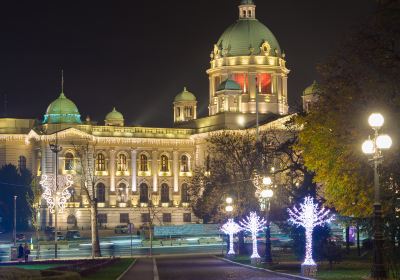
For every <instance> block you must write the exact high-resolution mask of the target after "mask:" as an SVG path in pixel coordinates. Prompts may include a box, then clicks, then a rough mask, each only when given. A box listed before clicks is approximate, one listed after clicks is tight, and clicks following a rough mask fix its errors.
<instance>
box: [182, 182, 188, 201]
mask: <svg viewBox="0 0 400 280" xmlns="http://www.w3.org/2000/svg"><path fill="white" fill-rule="evenodd" d="M188 192H189V186H188V184H186V183H183V184H182V187H181V201H182V202H189V193H188Z"/></svg>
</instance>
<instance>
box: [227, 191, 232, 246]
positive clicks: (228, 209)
mask: <svg viewBox="0 0 400 280" xmlns="http://www.w3.org/2000/svg"><path fill="white" fill-rule="evenodd" d="M225 203H226V205H225V211H226V213H227V216H228V219H229V218H231V217H232V212H233V205H232V204H233V198H232V197H230V196H228V197H227V198H226V199H225ZM229 238H230V237H229V235H228V240H227V242H226V252H228V251H229V244H230V242H231V240H230V239H229Z"/></svg>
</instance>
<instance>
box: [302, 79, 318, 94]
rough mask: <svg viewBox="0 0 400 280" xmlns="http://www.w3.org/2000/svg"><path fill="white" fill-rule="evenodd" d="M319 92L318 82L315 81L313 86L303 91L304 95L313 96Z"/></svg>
mask: <svg viewBox="0 0 400 280" xmlns="http://www.w3.org/2000/svg"><path fill="white" fill-rule="evenodd" d="M317 91H318V84H317V81H314V82H313V83H312V84H311V85H309V86H308V87H306V89H305V90H304V91H303V95H311V94H315V93H317Z"/></svg>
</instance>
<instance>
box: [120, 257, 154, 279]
mask: <svg viewBox="0 0 400 280" xmlns="http://www.w3.org/2000/svg"><path fill="white" fill-rule="evenodd" d="M131 279H140V280H153V279H154V275H153V258H140V259H137V261H136V263H135V264H134V265H133V266H132V268H131V269H130V270H129V271H127V272H126V273H125V275H124V276H122V277H121V278H120V280H131Z"/></svg>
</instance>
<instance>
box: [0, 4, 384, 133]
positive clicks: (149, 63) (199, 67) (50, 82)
mask: <svg viewBox="0 0 400 280" xmlns="http://www.w3.org/2000/svg"><path fill="white" fill-rule="evenodd" d="M238 2H239V1H235V0H201V1H187V0H186V1H183V0H175V1H150V0H147V1H128V0H124V1H117V0H113V1H111V0H109V1H107V2H106V1H66V0H64V1H48V2H47V1H7V2H5V1H4V2H2V3H1V4H0V36H1V37H0V94H1V95H4V94H7V99H8V116H9V117H20V118H22V117H29V118H32V117H33V118H41V117H42V115H43V114H44V112H45V110H46V108H47V106H48V104H49V103H50V102H51V101H52V100H54V99H55V98H56V97H57V96H58V95H59V92H60V72H61V68H63V69H64V77H65V94H66V95H67V97H69V98H71V99H72V100H73V101H74V102H75V103H76V105H77V106H78V108H79V111H80V113H81V115H82V119H84V118H85V117H86V116H87V115H90V116H91V118H92V119H93V120H97V121H99V122H100V123H102V122H103V120H104V117H105V115H106V113H108V112H109V111H110V110H111V109H112V106H116V107H117V109H118V110H119V111H121V112H122V113H123V114H124V116H125V120H126V124H127V125H151V126H168V125H171V123H172V101H173V98H174V96H175V95H176V94H177V93H178V92H180V91H181V90H182V88H183V86H187V87H188V89H189V90H190V91H192V92H193V93H194V94H195V95H196V96H197V99H198V101H199V106H198V107H199V108H200V115H206V114H207V112H208V110H207V104H208V77H207V75H206V73H205V71H206V69H207V68H208V66H209V55H210V52H211V50H212V48H213V44H214V43H215V42H216V41H217V40H218V38H219V36H220V35H221V34H222V32H223V31H224V30H225V28H226V27H228V25H230V24H231V23H233V22H234V21H235V20H236V19H237V17H238V10H237V4H238ZM375 2H376V1H375V0H323V1H321V0H301V1H299V0H279V1H272V0H258V1H256V4H257V13H256V15H257V18H258V19H259V20H260V21H261V22H263V23H264V24H265V25H266V26H268V27H269V29H270V30H271V31H272V32H273V33H274V34H275V36H276V37H277V39H278V41H279V43H280V45H281V48H282V49H283V50H284V51H285V52H286V58H287V66H288V68H289V69H290V70H291V73H290V74H289V102H290V103H291V104H295V103H298V102H299V101H300V94H301V92H302V91H303V89H304V88H305V87H306V86H307V85H309V84H310V83H311V82H312V81H313V80H314V79H315V78H316V71H315V65H316V64H317V63H319V62H323V61H324V59H326V58H327V57H328V56H329V54H331V53H332V52H333V51H334V49H335V47H336V46H337V44H338V42H340V41H341V40H342V38H343V36H344V35H346V34H348V33H349V32H351V31H352V30H354V28H355V27H356V26H357V24H359V23H361V22H362V21H363V20H365V19H366V18H367V17H368V16H369V15H370V14H371V13H372V12H373V10H374V8H375ZM2 103H3V102H2ZM0 108H1V109H0V112H2V115H3V114H4V112H3V111H4V110H3V106H0Z"/></svg>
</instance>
